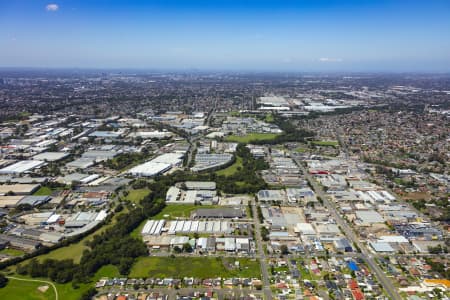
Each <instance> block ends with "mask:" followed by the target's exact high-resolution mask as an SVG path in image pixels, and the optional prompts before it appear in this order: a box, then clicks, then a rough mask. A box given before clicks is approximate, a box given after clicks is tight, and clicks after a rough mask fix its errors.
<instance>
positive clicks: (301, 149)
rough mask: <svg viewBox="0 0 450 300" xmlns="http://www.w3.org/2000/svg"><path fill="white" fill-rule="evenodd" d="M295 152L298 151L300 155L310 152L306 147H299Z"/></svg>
mask: <svg viewBox="0 0 450 300" xmlns="http://www.w3.org/2000/svg"><path fill="white" fill-rule="evenodd" d="M295 151H296V152H299V153H305V152H307V151H308V148H305V147H298V148H295Z"/></svg>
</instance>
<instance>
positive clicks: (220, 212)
mask: <svg viewBox="0 0 450 300" xmlns="http://www.w3.org/2000/svg"><path fill="white" fill-rule="evenodd" d="M244 216H245V214H244V211H243V210H242V209H240V208H231V207H224V208H198V209H196V210H195V211H194V212H193V213H192V218H195V219H212V218H228V219H234V218H242V217H244Z"/></svg>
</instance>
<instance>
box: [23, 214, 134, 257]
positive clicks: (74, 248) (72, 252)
mask: <svg viewBox="0 0 450 300" xmlns="http://www.w3.org/2000/svg"><path fill="white" fill-rule="evenodd" d="M124 213H127V209H124V210H123V211H121V212H120V214H124ZM115 222H116V218H113V219H112V222H110V223H109V224H107V225H104V226H102V227H101V228H99V229H98V230H96V231H95V232H93V233H91V234H90V235H88V236H86V237H84V238H83V239H81V241H79V242H77V243H73V244H70V245H69V246H67V247H61V248H58V249H56V250H53V251H51V252H49V253H47V254H44V255H40V256H38V257H37V259H38V260H39V261H41V262H42V261H44V260H45V259H58V260H61V259H73V261H74V262H75V263H79V262H80V259H81V256H82V255H83V251H84V250H86V249H88V247H87V246H86V245H85V243H86V242H87V241H90V240H92V238H93V237H94V235H97V234H101V233H102V232H104V231H105V230H106V229H108V228H109V227H111V226H113V225H114V224H115ZM28 262H29V260H26V261H24V262H22V263H21V264H27V263H28Z"/></svg>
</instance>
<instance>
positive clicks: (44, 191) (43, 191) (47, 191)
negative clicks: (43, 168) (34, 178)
mask: <svg viewBox="0 0 450 300" xmlns="http://www.w3.org/2000/svg"><path fill="white" fill-rule="evenodd" d="M52 193H53V190H52V189H51V188H49V187H48V186H41V187H40V188H39V189H38V190H37V191H36V192H35V193H34V194H33V195H34V196H50V195H51V194H52Z"/></svg>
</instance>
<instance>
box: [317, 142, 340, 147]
mask: <svg viewBox="0 0 450 300" xmlns="http://www.w3.org/2000/svg"><path fill="white" fill-rule="evenodd" d="M311 143H312V144H313V145H316V146H324V147H337V146H339V143H338V141H312V142H311Z"/></svg>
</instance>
